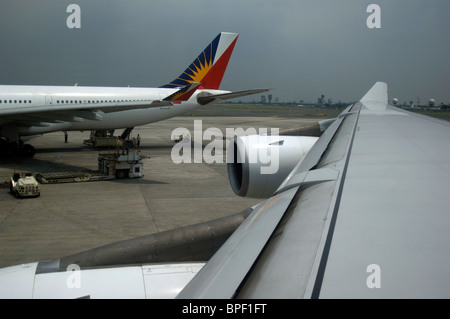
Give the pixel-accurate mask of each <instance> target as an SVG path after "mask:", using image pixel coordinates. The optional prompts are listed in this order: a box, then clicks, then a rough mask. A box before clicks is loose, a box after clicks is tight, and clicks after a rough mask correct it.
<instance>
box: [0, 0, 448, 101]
mask: <svg viewBox="0 0 450 319" xmlns="http://www.w3.org/2000/svg"><path fill="white" fill-rule="evenodd" d="M72 3H74V4H77V5H79V7H80V10H81V16H80V19H81V20H80V21H81V28H79V29H70V28H68V27H67V24H66V20H67V18H68V17H69V15H70V13H68V12H66V9H67V7H68V6H69V5H70V4H72ZM372 3H373V4H378V5H379V6H380V10H381V11H380V12H381V15H380V21H381V28H379V29H369V28H368V27H367V24H366V20H367V18H368V16H369V15H370V13H367V12H366V9H367V7H368V5H369V4H372ZM448 12H450V2H449V1H445V0H433V1H427V0H397V1H392V0H369V1H364V0H361V1H355V0H308V1H305V0H295V1H290V0H286V1H283V0H281V1H278V0H277V1H275V0H272V1H257V0H248V1H236V0H229V1H228V0H227V1H217V0H184V1H181V0H179V1H173V0H164V1H163V0H152V1H144V0H128V1H111V0H95V1H92V0H89V1H88V0H70V1H61V0H53V1H49V0H39V1H26V0H21V1H17V0H4V1H2V2H0V43H1V48H2V49H1V51H0V63H1V64H0V65H1V66H0V67H1V72H0V84H32V85H73V84H75V83H78V85H95V86H127V85H130V86H139V87H154V86H159V85H163V84H165V83H167V82H169V81H170V80H172V79H173V78H174V77H176V76H178V75H179V74H180V73H181V72H182V71H183V70H184V69H185V68H186V66H187V65H188V64H190V63H191V62H192V60H193V59H194V58H195V57H196V56H197V55H198V54H199V53H200V51H201V50H203V49H204V48H205V47H206V45H207V44H208V43H209V42H210V41H211V40H212V39H213V38H214V37H215V36H216V35H217V34H218V33H219V32H221V31H228V32H237V33H239V34H240V37H239V40H238V43H237V45H236V48H235V50H234V53H233V56H232V58H231V61H230V64H229V67H228V69H227V72H226V74H225V77H224V81H223V82H222V88H223V89H228V90H243V89H250V88H264V87H267V88H272V91H271V93H272V95H273V96H274V97H279V99H280V101H292V100H297V101H299V100H301V99H302V100H305V101H315V100H316V99H317V97H319V96H320V95H321V94H324V95H325V96H326V97H330V98H333V100H334V101H336V102H337V101H338V100H342V101H352V100H356V99H359V98H360V97H361V96H362V94H364V93H365V92H366V91H367V90H368V89H369V88H370V87H371V86H372V84H373V83H375V82H376V81H385V82H387V83H388V84H389V91H390V98H392V97H397V98H399V100H400V101H401V102H403V101H410V100H414V101H416V99H417V98H421V99H422V101H424V100H426V99H429V98H434V99H435V100H436V101H437V102H438V103H440V102H444V103H449V102H450V90H449V89H448V86H449V83H450V63H449V56H450V42H449V41H448V34H449V31H450V30H449V24H450V22H449V20H448Z"/></svg>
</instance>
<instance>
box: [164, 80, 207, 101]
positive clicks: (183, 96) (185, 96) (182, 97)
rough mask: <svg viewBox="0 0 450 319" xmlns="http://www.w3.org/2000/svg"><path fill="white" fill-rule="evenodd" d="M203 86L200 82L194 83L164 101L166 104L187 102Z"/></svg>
mask: <svg viewBox="0 0 450 319" xmlns="http://www.w3.org/2000/svg"><path fill="white" fill-rule="evenodd" d="M200 85H201V83H199V82H193V83H191V84H189V85H187V86H185V87H184V88H181V89H180V90H178V91H176V92H175V93H173V94H171V95H169V96H168V97H166V98H165V99H163V101H166V102H181V101H187V100H189V98H190V97H191V96H192V94H194V92H195V91H196V90H197V88H198V87H199V86H200Z"/></svg>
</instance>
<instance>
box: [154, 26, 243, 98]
mask: <svg viewBox="0 0 450 319" xmlns="http://www.w3.org/2000/svg"><path fill="white" fill-rule="evenodd" d="M238 36H239V35H238V34H237V33H228V32H222V33H220V34H219V35H218V36H217V37H216V38H215V39H214V40H213V41H212V42H211V43H210V44H209V45H208V46H207V47H206V49H205V50H203V51H202V52H201V53H200V55H199V56H198V57H197V58H196V59H195V60H194V62H192V63H191V65H189V67H188V68H187V69H186V70H185V71H184V72H183V73H182V74H181V75H180V76H179V77H178V78H176V79H175V80H173V81H172V82H170V83H168V84H166V85H163V86H161V87H162V88H177V87H185V86H187V85H189V84H190V83H193V82H200V83H202V86H201V87H200V88H202V89H213V90H218V89H219V87H220V83H221V82H222V78H223V75H224V74H225V70H226V68H227V66H228V62H229V60H230V57H231V54H232V53H233V49H234V46H235V44H236V41H237V38H238Z"/></svg>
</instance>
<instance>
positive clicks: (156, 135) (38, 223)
mask: <svg viewBox="0 0 450 319" xmlns="http://www.w3.org/2000/svg"><path fill="white" fill-rule="evenodd" d="M321 119H323V118H321ZM195 120H201V121H202V122H201V123H202V129H203V131H204V130H206V129H208V128H212V127H214V128H218V129H219V130H220V131H221V132H224V133H225V132H226V128H236V127H241V128H243V129H244V130H245V129H247V128H249V127H253V128H256V129H259V128H279V129H280V130H281V129H286V128H291V127H297V126H302V125H306V124H309V123H312V122H317V119H316V118H312V117H310V118H296V117H268V116H264V117H260V116H248V117H227V116H217V117H216V116H210V117H209V116H208V117H198V116H195V117H191V116H184V117H176V118H172V119H169V120H165V121H161V122H157V123H152V124H149V125H145V126H140V127H136V128H135V129H134V130H133V132H132V136H133V137H136V136H137V134H139V135H140V137H141V145H140V151H141V152H142V154H143V155H146V156H148V157H149V158H147V159H145V160H144V177H143V178H137V179H125V180H108V181H95V182H76V183H63V184H41V185H40V186H41V196H40V197H38V198H26V199H17V198H15V197H14V196H13V195H12V194H10V193H9V187H8V185H7V184H3V185H1V186H0V243H1V245H0V267H6V266H12V265H17V264H22V263H28V262H34V261H45V260H52V259H57V258H62V257H64V256H67V255H71V254H75V253H78V252H81V251H84V250H87V249H92V248H95V247H98V246H101V245H105V244H109V243H113V242H117V241H121V240H125V239H130V238H134V237H137V236H143V235H148V234H152V233H157V232H162V231H165V230H169V229H174V228H178V227H182V226H187V225H192V224H196V223H200V222H204V221H208V220H212V219H216V218H220V217H224V216H228V215H232V214H234V213H237V212H240V211H242V210H244V209H246V208H248V207H251V206H253V205H255V204H257V203H258V202H260V201H261V200H259V199H248V198H240V197H238V196H236V195H235V194H234V193H233V191H232V190H231V188H230V186H229V183H228V177H227V168H226V163H212V164H208V163H205V161H203V162H202V163H181V164H175V163H174V162H173V161H172V157H171V152H172V149H173V147H174V145H176V142H174V141H173V140H171V136H172V132H173V130H174V129H176V128H186V129H188V130H189V131H190V132H191V133H192V134H194V121H195ZM197 123H198V122H197ZM120 133H121V131H119V130H118V131H116V134H120ZM88 138H89V132H69V136H68V143H64V134H63V133H62V132H56V133H49V134H45V135H43V136H39V137H34V138H32V139H30V140H29V141H27V142H26V143H29V144H31V145H33V146H34V147H35V148H36V150H37V152H36V155H35V156H34V157H33V158H31V159H25V158H21V159H2V160H0V176H2V175H12V173H13V171H14V167H15V168H16V170H17V171H18V172H32V173H38V172H59V171H74V170H86V169H91V170H96V169H97V157H98V153H99V152H104V151H105V150H104V149H103V150H98V149H93V148H91V147H88V146H86V145H84V144H83V140H85V139H88ZM209 142H210V141H206V140H205V141H203V145H207V144H208V143H209Z"/></svg>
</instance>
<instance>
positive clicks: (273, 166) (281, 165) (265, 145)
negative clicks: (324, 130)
mask: <svg viewBox="0 0 450 319" xmlns="http://www.w3.org/2000/svg"><path fill="white" fill-rule="evenodd" d="M318 139H319V138H318V137H310V136H271V135H248V136H241V137H237V138H235V139H234V140H233V141H231V143H230V145H229V146H228V149H227V169H228V179H229V181H230V185H231V188H232V189H233V191H234V192H235V193H236V194H237V195H239V196H243V197H254V198H267V197H270V196H271V195H272V194H273V193H274V192H275V191H276V190H277V188H278V187H279V186H280V184H281V183H282V182H283V181H284V180H285V178H286V177H287V176H288V175H289V173H290V172H291V171H292V169H293V168H294V167H295V166H296V165H297V164H298V162H299V161H300V160H301V159H302V158H303V157H304V156H305V155H306V154H307V153H308V152H309V150H310V149H311V148H312V147H313V145H314V144H315V143H316V141H317V140H318Z"/></svg>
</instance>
